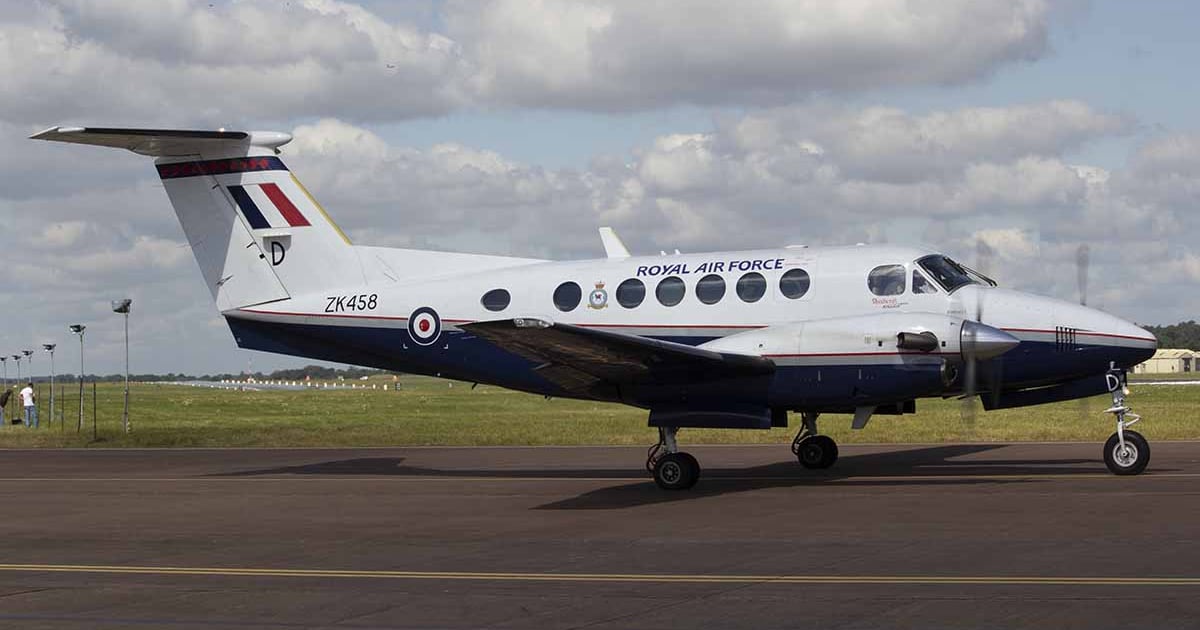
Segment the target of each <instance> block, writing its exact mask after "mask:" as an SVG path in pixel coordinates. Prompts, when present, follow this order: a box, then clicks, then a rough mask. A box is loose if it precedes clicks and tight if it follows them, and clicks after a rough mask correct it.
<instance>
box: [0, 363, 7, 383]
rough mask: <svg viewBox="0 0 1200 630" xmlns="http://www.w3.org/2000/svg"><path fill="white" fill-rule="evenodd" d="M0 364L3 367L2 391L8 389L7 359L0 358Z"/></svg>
mask: <svg viewBox="0 0 1200 630" xmlns="http://www.w3.org/2000/svg"><path fill="white" fill-rule="evenodd" d="M0 364H3V365H4V389H8V357H0Z"/></svg>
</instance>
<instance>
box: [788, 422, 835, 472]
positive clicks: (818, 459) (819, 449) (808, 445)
mask: <svg viewBox="0 0 1200 630" xmlns="http://www.w3.org/2000/svg"><path fill="white" fill-rule="evenodd" d="M817 415H818V414H817V413H816V412H812V411H805V412H803V413H801V414H800V418H801V422H802V424H801V425H800V432H799V433H797V434H796V439H794V440H792V454H793V455H795V456H796V459H798V460H800V465H801V466H804V467H805V468H829V467H830V466H832V465H833V464H834V462H836V461H837V458H838V447H837V442H834V441H833V438H831V437H829V436H828V435H818V434H817Z"/></svg>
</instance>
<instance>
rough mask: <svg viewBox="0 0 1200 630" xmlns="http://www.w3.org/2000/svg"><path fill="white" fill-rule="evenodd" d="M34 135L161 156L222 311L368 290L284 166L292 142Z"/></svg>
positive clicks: (93, 133) (72, 131) (97, 131)
mask: <svg viewBox="0 0 1200 630" xmlns="http://www.w3.org/2000/svg"><path fill="white" fill-rule="evenodd" d="M33 137H34V138H35V139H39V140H54V141H59V142H72V143H76V144H91V145H97V146H106V147H114V148H124V149H128V150H130V151H133V152H135V153H140V154H142V155H149V156H154V157H156V158H157V160H156V161H155V165H156V167H157V169H158V175H159V177H160V178H161V179H162V183H163V187H164V188H165V189H166V191H167V196H168V197H169V198H170V200H171V205H172V206H174V208H175V214H176V215H177V216H178V218H179V223H180V225H181V226H182V227H183V231H184V234H185V235H186V236H187V240H188V244H189V245H191V247H192V251H193V253H194V254H195V256H196V262H197V263H198V264H199V265H200V271H201V273H202V274H203V275H204V280H205V282H206V284H208V288H209V291H211V292H212V295H213V299H214V300H215V301H216V303H217V307H218V308H219V309H220V310H221V311H226V310H230V309H236V308H242V307H246V306H253V305H255V304H263V303H266V302H273V301H278V300H282V299H286V298H288V297H290V296H294V295H301V294H305V293H314V292H320V291H322V290H323V289H326V288H329V287H334V286H347V285H354V284H361V283H363V282H364V274H363V270H362V267H361V265H360V263H359V260H358V255H357V253H356V252H355V250H354V248H353V247H352V246H351V245H350V241H349V239H348V238H346V235H345V234H344V233H343V232H342V231H341V229H340V228H338V226H337V225H336V224H334V223H333V221H332V220H331V219H330V218H329V216H328V215H327V214H326V213H325V210H324V209H323V208H321V206H320V205H319V204H318V203H317V202H316V200H315V199H313V197H312V195H310V194H309V192H308V191H307V190H306V189H305V188H304V186H303V185H302V184H301V183H300V181H299V180H297V179H296V177H295V176H294V175H293V174H292V173H291V171H289V170H288V168H287V166H285V165H284V163H283V161H282V160H280V159H279V157H278V155H277V153H278V147H279V146H281V145H283V144H286V143H287V142H288V141H290V140H291V136H290V135H288V134H284V133H277V132H242V131H224V130H221V131H181V130H159V129H109V128H97V127H92V128H84V127H66V128H64V127H55V128H52V129H48V130H46V131H43V132H41V133H39V134H36V135H34V136H33Z"/></svg>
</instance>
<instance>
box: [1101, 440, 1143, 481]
mask: <svg viewBox="0 0 1200 630" xmlns="http://www.w3.org/2000/svg"><path fill="white" fill-rule="evenodd" d="M1125 447H1126V450H1127V452H1125V453H1122V452H1120V451H1121V440H1120V438H1118V437H1117V434H1116V433H1113V434H1112V435H1111V436H1109V438H1108V441H1107V442H1105V443H1104V465H1105V466H1108V472H1111V473H1112V474H1114V475H1138V474H1141V472H1142V471H1143V470H1146V465H1147V464H1149V463H1150V443H1149V442H1147V441H1146V438H1144V437H1142V434H1141V433H1138V432H1137V431H1129V430H1126V431H1125Z"/></svg>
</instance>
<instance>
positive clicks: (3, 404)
mask: <svg viewBox="0 0 1200 630" xmlns="http://www.w3.org/2000/svg"><path fill="white" fill-rule="evenodd" d="M9 398H12V390H11V389H8V388H7V387H5V388H4V391H2V392H0V427H2V426H4V410H5V409H7V408H8V399H9Z"/></svg>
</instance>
